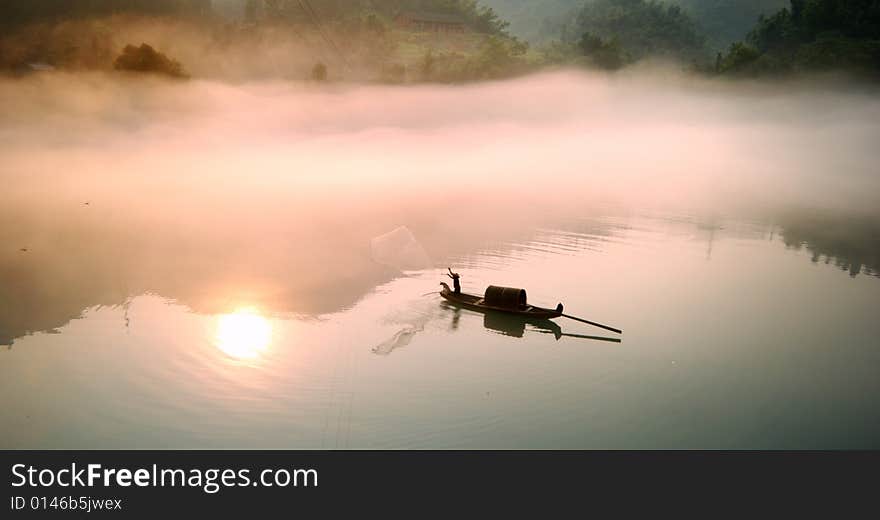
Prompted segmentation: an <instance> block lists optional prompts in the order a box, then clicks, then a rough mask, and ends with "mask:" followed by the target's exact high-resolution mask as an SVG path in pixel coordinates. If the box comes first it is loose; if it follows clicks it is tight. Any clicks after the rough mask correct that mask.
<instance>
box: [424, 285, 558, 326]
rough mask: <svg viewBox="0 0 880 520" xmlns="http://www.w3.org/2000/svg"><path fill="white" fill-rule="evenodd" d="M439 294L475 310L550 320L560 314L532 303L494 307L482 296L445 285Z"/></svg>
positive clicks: (460, 305)
mask: <svg viewBox="0 0 880 520" xmlns="http://www.w3.org/2000/svg"><path fill="white" fill-rule="evenodd" d="M440 296H442V297H443V298H445V299H446V301H448V302H450V303H451V304H453V305H457V306H459V307H463V308H465V309H470V310H474V311H477V312H501V313H504V314H509V315H513V316H520V317H522V318H531V319H535V320H550V319H553V318H558V317H559V316H562V312H561V311H559V310H556V309H545V308H544V307H536V306H534V305H526V306H525V307H523V308H518V309H512V308H504V307H494V306H491V305H487V304H486V303H485V302H484V301H483V297H482V296H477V295H475V294H467V293H458V294H456V293H455V292H453V291H451V290H449V289H447V288H445V287H444V288H443V289H442V290H441V291H440Z"/></svg>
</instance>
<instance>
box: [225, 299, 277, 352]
mask: <svg viewBox="0 0 880 520" xmlns="http://www.w3.org/2000/svg"><path fill="white" fill-rule="evenodd" d="M214 340H215V345H216V346H217V348H219V349H220V350H221V351H223V353H224V354H226V355H228V356H230V357H232V358H235V359H255V358H258V357H260V356H261V355H262V354H263V353H265V351H266V350H267V349H268V348H269V344H270V343H271V341H272V324H271V323H269V320H267V319H266V318H265V317H263V316H261V315H260V314H259V313H258V312H257V311H256V310H255V309H252V308H243V309H238V310H236V311H235V312H233V313H230V314H223V315H221V316H218V317H217V326H216V330H215V336H214Z"/></svg>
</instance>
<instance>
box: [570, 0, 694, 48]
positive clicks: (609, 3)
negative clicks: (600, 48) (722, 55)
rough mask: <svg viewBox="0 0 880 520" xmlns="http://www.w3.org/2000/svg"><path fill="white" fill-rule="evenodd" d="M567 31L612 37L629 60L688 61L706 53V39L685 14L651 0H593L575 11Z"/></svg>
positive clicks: (675, 7)
mask: <svg viewBox="0 0 880 520" xmlns="http://www.w3.org/2000/svg"><path fill="white" fill-rule="evenodd" d="M569 33H570V34H575V35H577V38H578V40H580V39H581V38H583V35H584V33H589V34H590V35H594V36H597V37H599V38H604V39H613V40H615V42H616V43H615V45H618V46H619V47H620V48H621V50H622V52H624V53H625V54H626V55H627V56H628V57H629V59H631V60H638V59H641V58H644V57H648V56H663V57H670V58H675V59H683V60H687V61H691V60H694V59H702V58H704V57H705V54H706V47H705V43H706V39H705V37H704V36H703V34H702V33H701V32H700V30H699V28H698V27H697V25H696V24H695V23H694V21H693V20H692V19H691V18H690V16H688V14H687V13H686V12H685V11H684V10H682V8H681V7H678V6H676V5H669V4H664V3H661V2H657V1H655V0H593V1H592V2H590V3H588V4H586V5H585V6H584V7H583V8H582V9H581V11H580V12H579V13H578V15H577V18H576V20H575V22H574V25H573V29H571V30H569Z"/></svg>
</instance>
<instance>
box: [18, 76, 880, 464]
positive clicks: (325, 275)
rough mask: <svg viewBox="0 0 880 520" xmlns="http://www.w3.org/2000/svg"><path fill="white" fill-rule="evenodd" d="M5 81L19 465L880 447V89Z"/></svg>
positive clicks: (570, 80) (542, 82)
mask: <svg viewBox="0 0 880 520" xmlns="http://www.w3.org/2000/svg"><path fill="white" fill-rule="evenodd" d="M0 91H2V94H3V99H4V102H3V106H4V110H5V112H6V113H7V117H5V118H4V119H3V122H2V123H0V137H2V138H3V140H2V141H0V142H2V143H3V144H0V178H2V180H3V182H4V186H5V188H4V189H3V191H2V193H0V345H2V346H0V410H2V411H0V419H2V420H0V447H3V448H391V449H398V448H404V449H406V448H636V449H644V448H737V449H739V448H744V449H765V448H832V449H833V448H877V447H878V439H880V406H878V402H877V396H878V395H880V377H878V375H880V348H878V347H880V343H878V338H880V320H878V319H877V316H878V304H880V218H878V213H877V211H876V208H877V205H876V204H877V202H878V199H880V190H878V186H880V182H878V178H877V175H876V174H877V171H876V165H877V164H880V162H878V159H880V150H878V149H877V148H876V143H875V141H876V137H877V135H880V133H878V130H880V117H878V116H880V103H878V101H877V100H876V97H874V96H873V95H872V94H870V93H864V92H845V91H841V90H833V89H829V88H819V87H810V88H803V89H790V88H776V87H773V88H770V87H767V86H760V85H751V84H739V85H734V86H730V85H715V84H711V83H708V84H698V85H694V84H692V83H689V82H687V81H685V80H682V79H680V78H676V77H672V78H669V77H665V78H657V77H653V76H652V77H650V78H645V77H640V76H633V77H628V76H620V77H616V78H609V77H592V76H586V75H579V74H573V73H554V74H546V75H540V76H535V77H530V78H524V79H520V80H515V81H510V82H505V83H491V84H484V85H473V86H464V87H444V88H436V87H394V88H388V87H372V86H361V87H357V86H347V87H333V88H329V89H321V90H319V89H316V88H314V87H309V86H301V85H300V86H297V85H289V84H281V83H278V84H266V83H262V84H244V85H221V84H215V83H209V82H191V83H187V84H165V83H161V82H156V83H152V82H130V81H129V80H124V81H123V80H118V79H113V78H110V79H108V78H105V77H102V76H84V77H70V76H64V75H49V76H40V77H32V78H27V79H23V80H15V81H5V82H3V83H0ZM447 266H452V267H453V269H454V270H456V271H458V272H459V273H461V275H462V284H463V288H464V290H465V291H466V292H474V293H482V291H483V290H484V289H485V287H486V286H488V285H490V284H495V285H507V286H516V287H524V288H526V289H527V290H528V294H529V299H530V301H531V302H532V303H535V304H538V305H544V306H549V307H554V306H555V305H556V303H558V302H562V303H564V305H565V309H566V311H567V312H568V313H571V314H574V315H578V316H582V317H584V318H587V319H590V320H593V321H598V322H602V323H606V324H609V325H611V326H613V327H617V328H621V329H623V334H622V335H620V336H618V335H616V334H614V333H610V332H607V331H604V330H602V329H598V328H594V327H590V326H588V325H586V324H582V323H578V322H574V321H570V320H565V319H558V320H556V325H552V324H547V323H535V324H532V323H522V322H520V321H517V320H511V319H509V318H505V317H503V316H496V315H491V314H489V315H483V314H480V313H476V312H472V311H468V310H460V309H456V308H454V307H451V306H449V305H447V304H445V303H444V302H443V300H442V299H441V298H440V297H439V295H438V294H437V292H436V291H437V289H438V288H439V282H441V281H447V282H448V281H449V280H448V278H446V277H445V275H444V272H445V269H446V267H447ZM615 340H619V341H615Z"/></svg>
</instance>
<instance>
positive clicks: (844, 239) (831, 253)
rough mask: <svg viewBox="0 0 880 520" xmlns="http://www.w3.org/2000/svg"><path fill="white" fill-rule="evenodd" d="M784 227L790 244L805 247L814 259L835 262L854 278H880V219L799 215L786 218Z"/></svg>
mask: <svg viewBox="0 0 880 520" xmlns="http://www.w3.org/2000/svg"><path fill="white" fill-rule="evenodd" d="M781 227H782V240H783V242H784V243H785V245H786V247H789V248H793V249H797V250H800V249H801V248H805V249H806V250H807V251H809V252H810V253H812V258H811V260H812V261H813V262H815V263H818V262H820V261H824V262H825V263H826V264H830V263H832V262H833V263H834V265H836V266H837V267H839V268H840V269H842V270H845V271H849V275H850V276H852V277H855V276H856V275H858V274H860V273H865V274H867V275H870V276H878V277H880V219H877V218H869V217H849V218H847V217H841V216H832V215H823V214H813V215H799V216H793V217H786V218H784V219H782V221H781Z"/></svg>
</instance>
